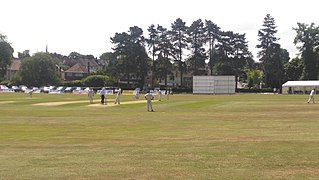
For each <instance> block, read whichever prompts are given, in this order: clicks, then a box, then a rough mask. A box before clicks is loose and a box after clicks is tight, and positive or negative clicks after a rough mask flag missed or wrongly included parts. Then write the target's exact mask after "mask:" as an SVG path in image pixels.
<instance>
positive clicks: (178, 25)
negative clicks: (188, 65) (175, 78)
mask: <svg viewBox="0 0 319 180" xmlns="http://www.w3.org/2000/svg"><path fill="white" fill-rule="evenodd" d="M187 29H188V27H187V26H186V23H185V22H184V21H183V20H182V19H181V18H178V19H176V20H175V21H174V23H172V25H171V31H170V35H171V41H172V44H173V47H174V49H173V51H172V56H173V57H174V60H175V61H176V62H177V64H178V67H179V71H180V76H181V84H180V86H181V87H183V72H184V71H185V70H186V69H185V62H184V61H183V50H185V49H186V48H187Z"/></svg>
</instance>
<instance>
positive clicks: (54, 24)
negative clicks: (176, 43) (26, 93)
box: [0, 0, 319, 58]
mask: <svg viewBox="0 0 319 180" xmlns="http://www.w3.org/2000/svg"><path fill="white" fill-rule="evenodd" d="M0 5H1V8H0V33H2V34H3V35H6V36H7V37H8V41H9V42H10V43H11V45H12V47H13V48H14V51H15V56H17V52H23V51H24V50H30V53H31V54H33V53H36V52H39V51H45V49H46V45H48V50H49V52H52V53H54V52H56V53H59V54H63V55H68V54H70V52H73V51H76V52H78V53H81V54H85V55H86V54H92V55H94V56H96V57H99V56H100V55H101V54H102V53H104V52H108V51H111V48H112V44H111V43H110V37H113V36H114V34H115V33H116V32H119V33H121V32H126V31H128V30H129V27H131V26H139V27H140V28H142V29H143V31H144V35H145V36H147V27H148V26H149V25H151V24H155V25H157V24H160V25H162V26H164V27H166V28H168V29H170V25H171V23H173V22H174V21H175V20H176V19H177V18H181V19H182V20H183V21H185V22H186V25H190V24H191V23H192V22H193V21H195V20H197V19H199V18H200V19H202V20H203V21H204V20H205V19H207V20H211V21H213V22H214V23H216V24H217V25H218V26H219V27H220V28H221V30H224V31H233V32H235V33H245V34H246V39H247V41H248V45H249V50H250V51H251V52H253V54H254V56H256V53H257V51H258V49H256V48H255V46H256V45H257V44H258V40H257V39H258V36H257V33H258V30H259V29H261V28H262V24H263V20H264V17H265V16H266V14H270V15H271V16H272V17H273V18H274V19H275V23H276V25H277V30H278V33H277V34H276V36H277V38H280V41H279V43H280V44H281V46H282V48H284V49H287V50H288V51H289V53H290V57H291V58H293V57H295V54H296V53H297V50H296V47H295V45H294V44H293V40H294V37H295V35H296V33H295V31H294V30H292V28H293V27H297V22H301V23H307V24H310V23H312V22H313V23H315V24H316V25H318V24H319V22H318V21H319V10H318V8H319V1H318V0H303V1H300V0H290V1H289V0H267V1H266V0H1V3H0Z"/></svg>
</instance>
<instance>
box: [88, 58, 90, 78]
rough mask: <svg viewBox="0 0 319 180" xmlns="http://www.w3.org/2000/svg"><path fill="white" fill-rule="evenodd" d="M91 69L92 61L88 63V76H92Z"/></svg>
mask: <svg viewBox="0 0 319 180" xmlns="http://www.w3.org/2000/svg"><path fill="white" fill-rule="evenodd" d="M90 68H91V66H90V61H88V75H90Z"/></svg>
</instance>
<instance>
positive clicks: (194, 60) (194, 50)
mask: <svg viewBox="0 0 319 180" xmlns="http://www.w3.org/2000/svg"><path fill="white" fill-rule="evenodd" d="M187 33H188V42H189V47H190V50H191V55H190V56H189V58H188V59H187V60H186V64H187V66H188V67H189V69H190V70H191V71H192V72H193V75H205V74H206V72H205V65H206V62H205V60H206V58H207V56H206V52H205V49H204V48H203V45H204V43H205V42H206V41H207V40H206V37H205V36H206V35H205V27H204V23H203V22H202V20H201V19H198V20H197V21H194V22H193V23H192V24H191V26H190V27H189V28H188V31H187Z"/></svg>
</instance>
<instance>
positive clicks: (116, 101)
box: [114, 89, 122, 104]
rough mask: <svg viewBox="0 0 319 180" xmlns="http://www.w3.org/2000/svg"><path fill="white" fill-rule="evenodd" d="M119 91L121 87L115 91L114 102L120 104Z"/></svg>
mask: <svg viewBox="0 0 319 180" xmlns="http://www.w3.org/2000/svg"><path fill="white" fill-rule="evenodd" d="M121 92H122V90H121V89H119V90H118V91H117V93H116V97H115V102H114V104H120V98H121Z"/></svg>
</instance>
